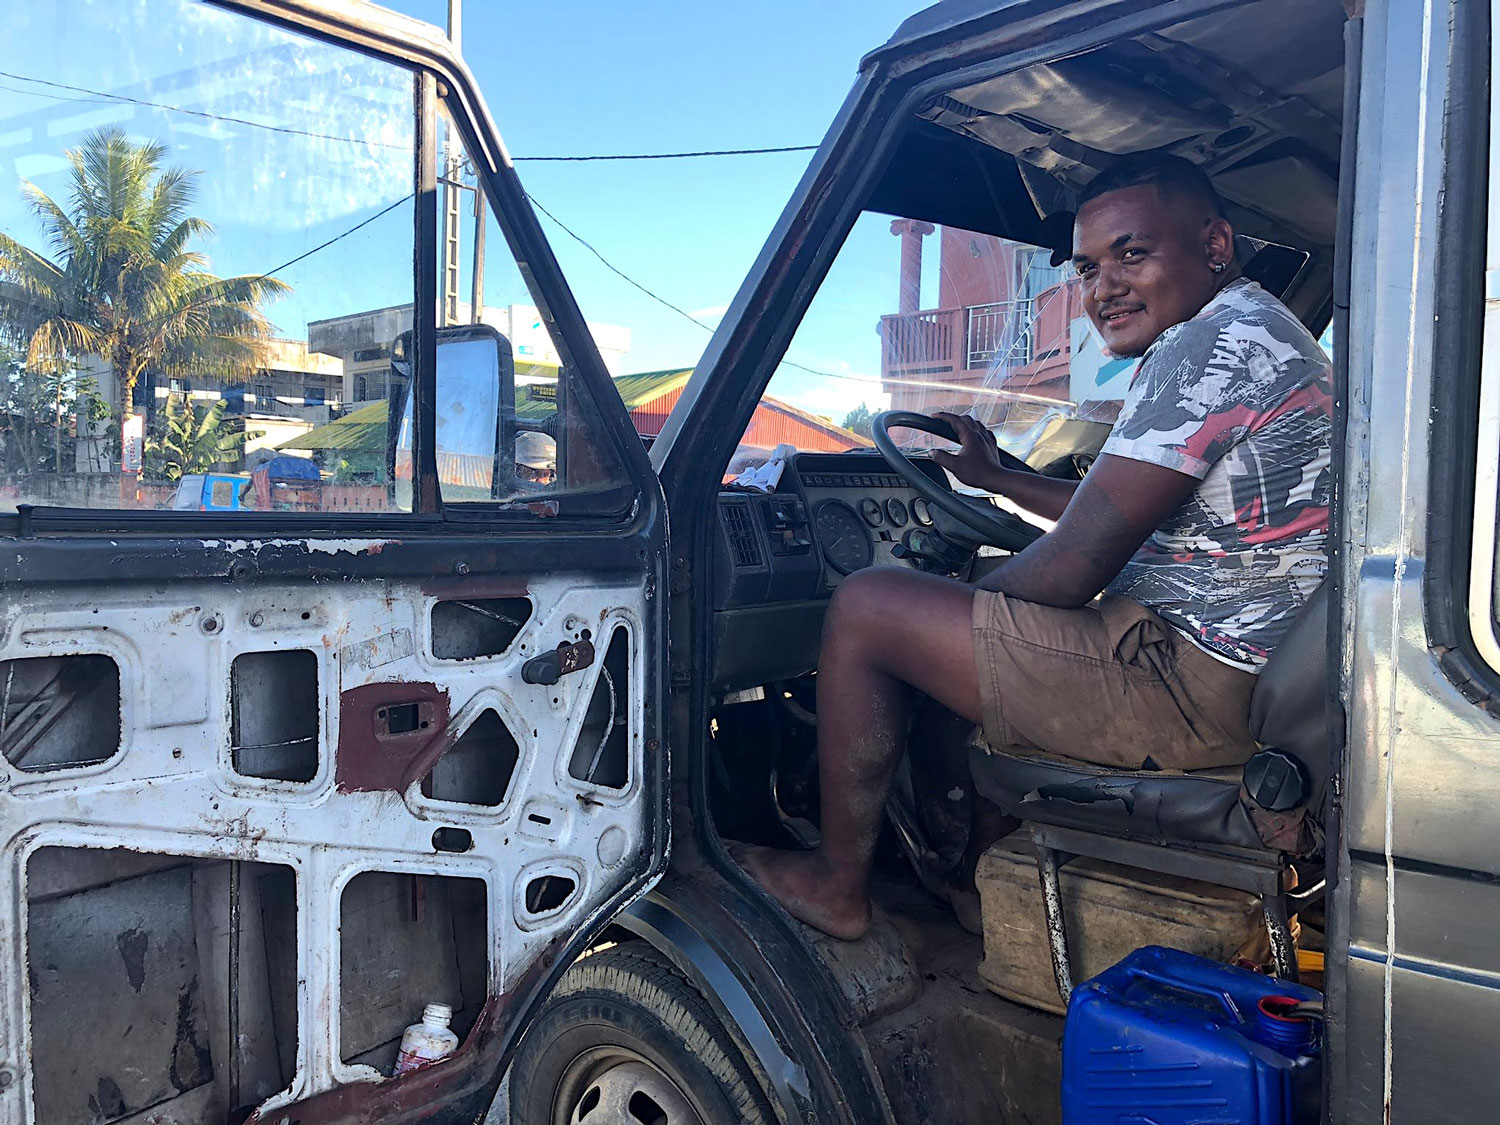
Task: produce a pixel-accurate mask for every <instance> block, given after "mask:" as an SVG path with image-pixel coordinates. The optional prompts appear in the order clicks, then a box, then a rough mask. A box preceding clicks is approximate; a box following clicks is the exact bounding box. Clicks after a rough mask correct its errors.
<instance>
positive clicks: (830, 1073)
mask: <svg viewBox="0 0 1500 1125" xmlns="http://www.w3.org/2000/svg"><path fill="white" fill-rule="evenodd" d="M705 878H706V879H707V880H708V881H710V882H712V884H713V886H712V887H711V888H709V887H705V886H702V885H701V884H702V882H703V881H704V879H705ZM771 913H772V912H771V911H770V910H769V909H768V908H767V907H766V906H765V905H764V904H762V903H759V902H757V901H755V900H754V899H752V898H751V897H749V896H747V895H745V894H744V892H743V891H742V890H741V889H740V888H738V887H735V886H733V885H732V884H730V883H729V882H727V881H724V880H721V879H719V878H718V877H716V876H713V875H710V874H708V873H707V872H704V873H703V876H701V877H699V878H695V879H693V880H692V881H691V882H690V881H689V880H687V879H685V878H683V877H681V876H679V875H676V874H669V875H668V876H667V877H666V879H664V880H663V881H662V882H661V883H660V884H658V885H657V887H656V888H655V889H654V890H652V891H650V892H648V893H647V894H646V895H644V896H643V897H642V898H640V899H638V900H636V902H635V903H634V904H632V905H631V906H630V907H629V908H628V909H627V910H626V911H625V912H624V913H622V914H620V915H618V916H617V917H616V918H615V925H617V926H619V927H620V928H621V929H624V930H626V931H628V932H629V933H631V934H632V935H634V936H635V937H637V938H640V939H641V940H644V941H646V942H649V943H650V944H651V945H652V946H653V947H654V948H656V949H657V950H658V951H660V952H661V953H662V954H663V955H664V956H666V957H667V958H669V959H670V960H671V961H672V963H673V964H674V965H676V966H677V967H678V968H679V969H680V970H681V971H682V972H683V973H684V974H686V976H687V977H688V979H689V980H691V981H692V982H693V985H694V986H695V987H696V988H697V989H698V990H699V992H701V993H702V994H703V996H704V998H705V999H706V1000H707V1001H708V1002H709V1004H710V1005H711V1006H712V1007H713V1008H714V1010H715V1013H716V1014H717V1015H718V1016H719V1018H720V1019H721V1020H722V1021H723V1022H724V1024H725V1026H726V1027H727V1028H728V1029H729V1031H730V1033H731V1034H732V1035H734V1037H735V1039H736V1040H737V1041H738V1042H739V1044H740V1046H741V1048H742V1049H743V1050H745V1052H746V1055H747V1061H749V1062H750V1064H751V1066H752V1068H753V1069H755V1070H756V1071H757V1072H758V1073H759V1076H760V1077H761V1079H762V1080H763V1081H764V1082H765V1083H766V1084H767V1086H766V1092H767V1094H768V1095H769V1096H770V1097H771V1099H772V1101H773V1103H774V1104H775V1105H776V1108H777V1111H778V1115H779V1116H781V1117H782V1118H783V1119H784V1120H785V1121H788V1122H809V1123H811V1122H834V1121H838V1122H847V1123H849V1125H864V1123H866V1122H892V1121H893V1120H894V1119H893V1118H892V1116H891V1110H890V1107H889V1104H888V1103H887V1101H886V1099H885V1096H884V1093H883V1091H882V1089H881V1084H880V1079H879V1077H878V1075H877V1074H876V1071H875V1066H874V1062H873V1061H872V1060H871V1058H870V1056H869V1053H868V1051H867V1050H866V1049H865V1045H864V1041H863V1039H862V1037H861V1036H860V1034H859V1032H858V1029H857V1028H856V1026H855V1021H854V1017H853V1013H852V1012H850V1011H847V1010H845V1006H844V1005H842V1004H841V1001H842V999H843V997H842V995H841V994H840V992H839V990H838V989H837V987H835V986H834V985H833V983H832V982H831V981H830V980H828V979H826V978H827V975H828V974H827V970H826V969H824V968H823V967H822V965H821V963H819V962H818V961H817V960H816V958H815V957H813V956H812V955H811V954H810V953H809V952H808V950H807V947H806V946H804V945H802V944H801V943H800V942H797V941H796V940H795V939H794V938H792V937H791V935H790V934H786V935H783V927H784V926H785V921H784V920H783V919H781V918H772V917H771ZM778 923H780V925H778ZM752 935H754V936H752Z"/></svg>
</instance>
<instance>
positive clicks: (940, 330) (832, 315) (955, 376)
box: [729, 212, 1134, 477]
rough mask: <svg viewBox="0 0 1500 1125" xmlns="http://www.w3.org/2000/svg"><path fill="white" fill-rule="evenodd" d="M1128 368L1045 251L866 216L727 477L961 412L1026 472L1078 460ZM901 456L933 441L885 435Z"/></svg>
mask: <svg viewBox="0 0 1500 1125" xmlns="http://www.w3.org/2000/svg"><path fill="white" fill-rule="evenodd" d="M1133 368H1134V361H1133V360H1123V359H1115V358H1114V357H1112V356H1109V355H1108V354H1107V353H1105V352H1104V350H1103V348H1102V346H1101V344H1100V341H1099V338H1098V336H1097V334H1096V333H1095V332H1094V330H1093V327H1092V325H1091V324H1090V323H1089V320H1088V317H1087V316H1086V315H1085V314H1084V311H1083V304H1082V300H1081V298H1080V293H1079V284H1078V282H1077V280H1076V278H1074V276H1073V271H1072V267H1071V266H1070V265H1067V264H1063V265H1056V266H1055V265H1053V264H1052V261H1051V251H1049V250H1046V249H1042V248H1040V247H1036V246H1030V245H1026V244H1024V243H1019V242H1011V241H1008V240H1006V239H1002V238H996V237H995V236H993V235H989V234H980V233H976V232H974V231H969V230H965V229H963V228H961V227H955V226H938V225H935V224H932V223H926V222H920V221H916V220H912V219H901V218H893V217H892V216H890V215H881V214H876V213H874V212H866V213H865V214H863V215H861V216H860V218H859V220H858V221H857V222H856V223H855V225H854V228H853V230H851V231H850V233H849V237H848V238H847V239H846V240H845V242H844V245H843V248H842V249H841V250H840V252H839V255H838V257H837V258H836V259H835V260H834V263H833V265H832V267H831V268H830V269H829V272H828V276H827V278H825V279H824V281H823V284H822V286H821V287H820V288H819V290H818V293H817V295H816V296H815V297H814V298H813V302H812V305H811V306H810V307H809V309H808V312H807V315H806V316H805V317H804V318H803V320H802V323H801V324H800V326H799V327H798V329H797V333H796V335H795V336H794V337H793V339H792V343H791V346H790V347H789V348H788V349H787V353H786V356H785V358H784V360H783V362H782V363H781V365H780V367H778V368H777V371H776V374H775V375H774V377H773V378H772V379H771V383H770V385H769V386H768V387H767V388H766V393H765V395H764V397H762V399H761V402H760V405H759V406H758V407H757V409H756V412H755V414H754V416H753V417H752V419H751V422H750V425H749V427H748V428H747V429H746V431H745V433H744V435H743V436H742V438H741V440H740V444H739V447H738V449H737V450H736V452H735V456H734V459H733V461H732V462H731V463H730V466H729V475H730V476H731V477H732V476H735V475H738V474H739V473H740V472H742V471H743V470H745V469H746V468H750V467H754V466H756V465H758V464H761V463H764V462H765V461H766V460H768V459H770V458H772V457H774V456H776V455H777V451H778V449H780V451H781V452H782V453H786V452H788V451H789V450H793V449H795V450H798V451H802V452H822V453H837V452H843V451H846V450H850V449H859V448H869V446H870V444H871V442H870V424H871V421H872V420H873V418H874V417H875V415H877V414H879V413H880V412H881V411H883V410H910V411H915V412H917V413H921V414H932V413H935V412H937V411H951V412H953V413H959V414H962V413H969V414H973V415H975V416H976V417H978V418H979V419H980V420H981V421H983V422H984V423H985V425H986V426H987V427H989V428H990V430H991V431H992V432H994V434H995V436H996V438H997V439H998V440H999V442H1000V444H1001V445H1002V446H1003V447H1004V448H1006V449H1008V450H1009V451H1010V452H1012V453H1014V454H1015V455H1016V456H1018V457H1021V458H1023V459H1024V460H1026V461H1028V462H1029V463H1031V464H1032V465H1033V466H1035V467H1036V468H1039V469H1042V470H1043V471H1047V472H1057V473H1063V474H1068V473H1072V472H1076V471H1077V470H1079V469H1081V468H1084V467H1086V466H1087V463H1088V461H1089V460H1091V459H1092V457H1093V455H1094V454H1096V453H1097V452H1098V449H1099V447H1100V446H1101V445H1103V443H1104V438H1105V437H1106V436H1107V434H1108V432H1109V426H1110V425H1111V424H1112V423H1113V421H1114V419H1115V417H1116V415H1117V413H1118V411H1119V405H1120V402H1121V400H1122V399H1123V398H1124V394H1125V388H1126V387H1127V386H1128V384H1129V381H1130V374H1131V371H1132V370H1133ZM895 436H896V438H897V440H898V441H899V442H900V443H901V444H902V445H903V446H904V447H906V448H910V449H914V450H916V449H922V448H925V447H927V446H929V445H932V444H934V443H935V440H936V439H932V438H929V437H928V436H927V435H925V434H921V433H917V432H916V431H912V430H905V431H895Z"/></svg>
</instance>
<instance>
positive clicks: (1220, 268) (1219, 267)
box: [1208, 262, 1229, 273]
mask: <svg viewBox="0 0 1500 1125" xmlns="http://www.w3.org/2000/svg"><path fill="white" fill-rule="evenodd" d="M1208 268H1209V269H1211V270H1213V271H1214V273H1223V272H1224V271H1225V270H1227V269H1228V268H1229V263H1228V262H1215V263H1214V264H1213V265H1211V266H1209V267H1208Z"/></svg>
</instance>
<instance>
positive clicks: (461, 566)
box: [453, 562, 469, 576]
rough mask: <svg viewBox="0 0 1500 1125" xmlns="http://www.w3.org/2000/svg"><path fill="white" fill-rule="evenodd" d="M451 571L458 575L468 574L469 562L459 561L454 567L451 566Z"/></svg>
mask: <svg viewBox="0 0 1500 1125" xmlns="http://www.w3.org/2000/svg"><path fill="white" fill-rule="evenodd" d="M453 573H454V574H457V575H460V576H462V575H465V574H468V573H469V564H468V563H466V562H461V563H457V564H455V565H454V567H453Z"/></svg>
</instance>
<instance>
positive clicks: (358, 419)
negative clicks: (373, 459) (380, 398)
mask: <svg viewBox="0 0 1500 1125" xmlns="http://www.w3.org/2000/svg"><path fill="white" fill-rule="evenodd" d="M386 414H387V407H386V404H385V403H383V402H372V403H370V404H369V405H368V406H361V407H360V408H359V409H358V410H356V411H354V412H352V413H350V414H345V415H344V416H343V417H342V418H337V419H335V420H334V421H332V422H329V423H328V424H327V425H324V426H319V427H318V428H317V429H315V430H309V431H307V433H305V434H303V435H302V436H301V437H294V438H292V439H291V440H290V441H284V442H282V443H281V445H280V446H278V448H280V449H337V450H339V451H340V452H343V453H384V452H385V420H386Z"/></svg>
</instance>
